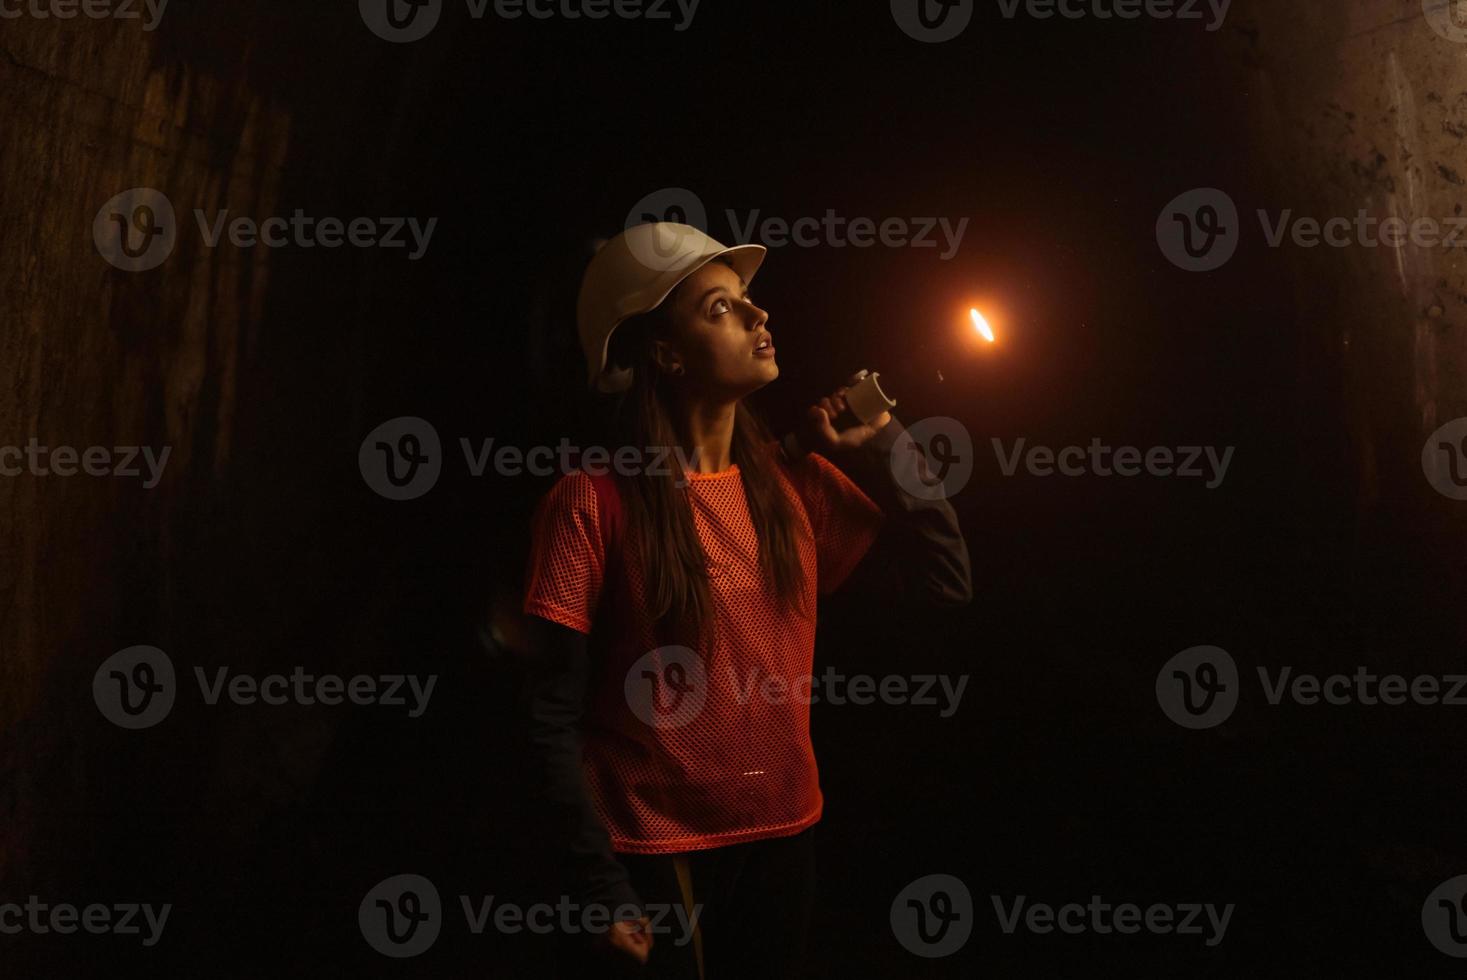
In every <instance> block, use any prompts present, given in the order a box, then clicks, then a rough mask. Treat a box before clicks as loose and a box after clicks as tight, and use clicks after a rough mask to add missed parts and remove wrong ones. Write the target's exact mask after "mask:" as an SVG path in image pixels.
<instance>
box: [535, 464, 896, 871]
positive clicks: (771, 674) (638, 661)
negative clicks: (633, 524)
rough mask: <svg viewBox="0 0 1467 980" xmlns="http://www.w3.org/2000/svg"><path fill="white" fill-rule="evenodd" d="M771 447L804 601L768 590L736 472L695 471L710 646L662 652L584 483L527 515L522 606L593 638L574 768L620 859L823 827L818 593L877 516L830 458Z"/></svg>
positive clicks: (870, 533) (568, 480) (857, 554)
mask: <svg viewBox="0 0 1467 980" xmlns="http://www.w3.org/2000/svg"><path fill="white" fill-rule="evenodd" d="M770 449H771V453H772V455H773V456H774V459H775V461H776V462H775V467H774V469H775V472H776V473H777V474H778V480H779V484H780V486H781V488H782V489H783V490H784V492H785V494H786V497H787V498H788V499H789V500H790V502H791V505H792V507H791V509H792V512H793V514H794V518H795V524H796V542H797V547H798V550H799V558H800V564H801V565H802V567H803V569H804V572H805V575H804V583H803V586H802V593H803V594H802V596H801V599H802V602H800V603H796V604H795V610H792V611H786V610H784V609H783V607H781V606H780V604H779V602H778V600H777V598H776V597H775V595H774V593H773V590H772V587H769V588H766V586H765V585H764V583H763V575H762V573H761V570H760V567H759V558H758V538H757V536H756V534H755V531H754V526H753V522H752V521H751V520H750V517H749V510H748V506H747V503H746V501H745V498H744V485H743V479H742V477H741V476H740V475H739V468H738V466H737V465H734V466H731V467H730V468H729V469H727V470H724V471H722V472H720V473H706V474H704V473H689V474H687V478H688V483H687V486H686V487H684V488H683V491H684V493H685V494H686V496H687V500H688V503H689V505H690V507H691V508H692V513H693V520H694V524H695V526H696V528H697V531H698V537H699V540H700V541H701V542H702V544H703V549H704V551H705V552H706V554H707V556H708V559H709V588H710V593H711V598H712V609H713V625H714V630H713V632H712V640H711V641H710V642H709V643H708V648H707V649H702V650H697V651H693V650H690V649H688V648H686V647H677V646H666V647H659V646H658V643H657V640H656V639H655V638H654V632H653V629H652V623H651V618H650V616H649V615H648V614H647V612H646V598H645V589H644V588H643V582H642V576H641V574H640V573H639V571H638V569H637V567H636V566H637V564H638V562H639V559H638V558H637V549H636V548H635V547H632V546H631V542H626V541H624V542H623V544H622V546H621V547H620V548H619V549H618V550H620V551H621V553H622V554H621V556H615V555H607V554H605V553H604V552H605V550H606V546H605V545H604V543H603V530H604V529H603V527H602V526H601V521H602V518H603V516H604V515H603V514H602V512H601V507H602V505H601V502H600V498H599V497H598V495H597V492H596V488H595V486H594V485H593V483H592V480H591V478H590V477H589V476H587V475H585V474H584V473H581V472H572V473H569V474H567V475H566V476H564V477H562V478H561V479H560V480H559V481H558V482H557V483H556V484H555V486H554V487H553V488H551V490H550V492H549V493H548V494H546V496H545V498H544V500H542V501H541V503H540V505H539V507H538V508H537V509H536V512H535V524H534V538H533V545H532V547H531V553H530V561H529V567H528V573H527V575H526V587H525V603H524V610H525V612H526V613H530V614H533V615H536V616H540V617H542V618H544V619H548V620H550V621H552V622H555V623H559V624H561V625H563V626H567V627H569V628H570V629H573V630H576V631H578V632H581V633H585V634H588V635H591V634H594V636H595V637H596V638H598V639H599V640H600V642H596V643H593V644H592V646H591V650H592V655H593V658H594V660H595V662H594V663H593V664H592V677H593V680H592V689H591V692H590V694H589V697H588V704H587V708H586V712H585V714H584V716H583V725H582V727H583V738H582V742H583V746H584V756H583V757H584V771H585V774H586V777H587V782H588V785H589V788H590V792H591V798H592V802H593V804H594V805H595V807H596V810H597V813H598V814H599V816H600V817H601V819H602V821H603V822H604V823H605V825H606V828H607V831H608V833H609V835H610V837H611V844H612V848H613V849H614V850H616V851H621V852H625V853H633V854H665V853H671V852H676V851H691V850H701V849H704V848H710V847H718V846H721V845H725V844H735V843H740V842H743V841H751V840H759V839H762V838H768V837H784V836H788V835H791V834H795V833H798V832H800V831H801V830H803V829H805V828H806V827H809V826H810V825H812V824H814V823H815V822H816V821H817V820H819V819H820V813H821V809H822V806H823V798H822V797H821V794H820V782H819V778H818V774H817V771H816V766H815V753H814V750H813V748H812V746H811V744H810V705H809V700H810V683H811V680H810V678H811V675H812V673H813V671H812V667H813V663H812V661H813V658H814V651H815V620H814V610H815V597H816V594H817V592H818V593H819V594H821V595H823V594H826V593H829V592H831V591H832V590H834V589H835V588H836V587H837V586H839V585H840V584H841V582H843V581H844V580H845V579H846V577H847V576H848V575H849V574H850V573H851V571H852V570H853V569H854V568H855V566H856V564H857V563H858V562H859V561H860V560H861V557H862V556H863V555H864V554H865V553H866V551H867V549H869V548H870V546H871V543H872V541H873V540H875V537H876V534H877V532H878V530H879V529H880V527H881V524H882V522H883V520H884V517H883V515H882V513H881V510H880V509H879V508H878V507H877V506H876V505H875V504H874V503H872V502H871V500H870V498H868V497H867V496H866V495H865V494H864V493H862V492H861V490H860V489H859V488H858V487H857V486H856V485H855V484H854V483H852V482H851V480H850V479H849V478H848V477H847V476H846V475H845V474H844V473H842V472H841V471H840V470H839V469H837V468H836V467H835V465H834V464H832V463H831V462H830V461H829V460H827V459H825V458H824V457H822V456H819V455H817V454H815V453H810V454H808V455H807V456H806V457H805V459H804V460H803V461H802V462H800V463H797V464H794V465H792V466H791V465H789V464H786V463H784V462H783V460H782V459H780V457H779V454H778V453H777V451H776V449H775V445H774V444H771V446H770ZM624 523H625V522H623V525H624ZM612 577H615V578H614V581H612V582H611V584H612V585H613V586H614V587H613V588H608V587H607V586H608V580H609V579H610V578H612ZM603 600H604V601H603ZM799 609H804V610H805V613H803V614H802V613H800V612H798V611H797V610H799Z"/></svg>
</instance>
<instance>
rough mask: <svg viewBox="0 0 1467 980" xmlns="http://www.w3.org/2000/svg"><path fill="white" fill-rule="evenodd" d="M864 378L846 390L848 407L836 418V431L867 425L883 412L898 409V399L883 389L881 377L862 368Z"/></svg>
mask: <svg viewBox="0 0 1467 980" xmlns="http://www.w3.org/2000/svg"><path fill="white" fill-rule="evenodd" d="M859 373H860V374H861V375H863V377H862V378H861V380H860V381H857V382H856V383H855V384H854V385H852V386H851V387H850V388H849V389H847V390H846V407H845V409H844V410H842V411H841V413H840V415H838V416H836V420H835V427H836V429H846V428H849V427H850V426H853V425H867V424H869V423H870V422H871V421H872V420H873V419H875V418H876V417H877V416H878V415H880V414H881V413H882V412H887V411H890V410H891V409H893V408H895V407H896V399H894V398H892V397H891V396H890V395H888V394H887V393H886V392H885V391H883V390H882V388H881V375H880V374H878V373H877V372H875V371H867V370H866V369H864V368H862V369H861V371H860V372H859Z"/></svg>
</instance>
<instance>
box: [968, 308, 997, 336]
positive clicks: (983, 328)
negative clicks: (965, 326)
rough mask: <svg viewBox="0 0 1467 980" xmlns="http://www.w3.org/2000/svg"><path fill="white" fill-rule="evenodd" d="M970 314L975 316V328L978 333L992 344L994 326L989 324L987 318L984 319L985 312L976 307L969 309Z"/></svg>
mask: <svg viewBox="0 0 1467 980" xmlns="http://www.w3.org/2000/svg"><path fill="white" fill-rule="evenodd" d="M968 316H970V317H972V318H973V329H974V330H977V331H978V335H979V336H980V337H982V338H983V339H984V340H986V341H988V342H989V343H990V344H991V343H993V328H992V327H990V326H989V325H988V321H987V320H985V319H983V314H982V313H979V312H978V309H977V308H976V307H974V308H973V309H971V310H969V311H968Z"/></svg>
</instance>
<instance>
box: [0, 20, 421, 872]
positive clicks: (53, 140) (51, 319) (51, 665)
mask: <svg viewBox="0 0 1467 980" xmlns="http://www.w3.org/2000/svg"><path fill="white" fill-rule="evenodd" d="M313 18H314V19H313ZM337 25H338V19H337V18H336V17H334V16H330V15H329V12H328V11H326V10H325V5H322V7H321V9H319V10H317V9H315V8H312V9H304V8H301V7H299V6H298V5H280V4H272V3H268V2H245V3H203V4H194V5H191V6H189V7H186V8H185V7H184V6H183V5H182V4H180V5H178V6H177V7H175V8H173V9H172V10H170V11H169V12H168V15H167V16H165V17H164V19H163V20H162V22H161V24H160V26H159V29H158V30H156V31H154V32H145V31H143V30H141V29H140V28H138V27H137V26H136V25H117V24H111V23H106V24H100V25H99V24H98V23H95V22H91V21H87V20H85V19H77V20H69V21H57V20H52V21H47V22H19V23H18V22H15V21H9V20H7V21H6V22H4V25H3V28H0V31H3V33H0V46H3V50H0V54H3V57H0V90H3V91H4V92H5V93H6V97H5V99H4V100H3V101H4V108H3V109H0V112H3V117H4V118H3V121H0V131H3V133H4V141H3V149H0V173H3V175H4V179H3V181H0V184H3V186H0V215H3V220H4V224H5V227H6V229H7V230H6V233H5V251H6V254H7V256H9V257H11V259H12V260H11V261H7V262H6V263H4V268H3V271H0V283H3V287H0V294H3V296H4V310H5V314H4V327H5V328H4V331H3V336H0V345H3V350H0V361H3V363H4V365H5V367H4V375H5V378H6V383H5V384H4V385H0V418H3V420H4V424H3V430H4V432H5V434H6V435H5V440H6V441H7V442H8V443H13V444H17V445H24V443H25V441H26V439H28V438H29V437H30V436H35V437H36V438H37V439H38V441H39V442H40V443H41V444H44V445H52V446H55V445H75V446H92V445H98V446H108V447H112V446H149V447H153V448H154V449H155V450H157V451H161V447H163V446H167V447H169V448H170V450H171V456H170V458H169V459H168V461H167V464H166V467H165V468H164V472H163V477H162V479H161V480H160V481H159V482H158V483H157V486H156V487H154V488H152V489H143V488H141V487H140V486H139V481H138V480H128V479H122V478H112V479H88V478H84V477H80V476H78V477H72V478H62V477H59V476H55V475H52V476H49V477H25V478H19V479H6V480H3V481H0V498H3V505H0V509H3V511H4V513H5V514H6V515H7V516H6V520H5V521H4V525H3V534H4V537H5V540H4V543H3V545H0V555H3V558H0V583H3V584H0V594H3V596H4V601H3V608H4V610H5V613H4V615H3V626H0V648H3V650H4V656H3V657H0V703H3V711H0V715H3V719H4V729H5V732H6V736H5V738H4V739H3V741H0V787H3V797H0V798H3V804H0V825H3V826H4V828H5V830H4V833H3V846H0V879H3V880H4V881H5V882H7V891H10V890H12V889H13V890H14V891H16V892H17V893H22V894H24V893H26V892H28V891H41V892H47V893H53V894H54V893H64V892H65V891H67V890H68V888H69V887H70V886H73V885H75V884H76V882H77V881H78V880H86V879H87V878H88V877H89V876H92V875H95V874H96V873H97V869H99V868H105V867H108V866H109V865H108V860H107V859H108V858H109V857H110V856H114V855H116V854H119V853H120V854H127V853H134V854H135V858H134V860H135V861H136V862H137V863H138V864H139V865H140V866H148V865H151V864H152V863H153V859H152V858H150V857H148V856H147V855H146V854H145V853H144V852H145V850H146V849H145V848H142V847H140V846H138V845H140V844H141V843H142V842H144V841H146V842H148V843H159V842H168V841H172V842H174V844H176V845H177V847H178V848H180V849H183V848H186V847H187V846H189V845H190V844H193V845H199V844H200V843H201V842H202V843H205V844H207V848H208V850H207V851H206V852H207V853H214V854H218V851H217V850H215V848H218V847H220V846H226V845H228V844H229V843H231V842H233V843H235V844H238V843H239V842H240V841H241V840H243V838H244V835H245V834H246V833H248V832H250V829H251V828H252V827H254V826H255V825H256V824H257V823H258V821H259V820H260V819H261V816H262V814H263V813H265V812H266V811H268V810H270V809H272V808H278V807H281V806H283V805H285V804H286V803H287V802H288V801H290V800H292V799H294V798H297V797H299V796H300V795H301V794H302V793H303V792H304V787H305V786H306V785H308V784H309V783H310V781H311V779H312V778H313V773H314V772H315V770H316V769H317V767H318V766H319V764H320V760H321V757H322V753H323V752H324V751H325V748H326V745H327V743H328V742H329V741H330V738H331V733H330V732H326V731H322V730H320V728H319V726H318V724H317V722H316V721H315V720H313V719H311V718H310V717H309V715H308V714H307V713H303V712H300V711H296V712H295V713H294V714H292V712H291V711H289V710H284V711H280V712H274V713H272V714H271V715H269V717H268V719H266V718H262V717H260V716H259V715H254V716H250V715H248V714H241V715H238V716H228V717H226V718H224V719H222V720H215V719H213V718H210V719H207V720H206V719H203V718H200V717H188V716H187V715H186V714H185V715H184V716H181V717H180V719H179V721H180V723H181V724H182V725H183V726H186V730H189V731H192V732H195V733H196V734H197V735H198V737H197V738H193V739H176V740H174V739H168V738H159V739H152V740H150V739H149V738H148V737H147V736H148V734H149V733H142V734H143V738H142V740H128V739H126V738H125V736H126V734H127V733H124V732H121V731H120V730H118V729H116V728H112V727H111V726H109V725H106V724H105V723H104V722H101V719H99V718H98V716H97V713H96V708H95V706H94V705H93V704H91V702H90V698H89V697H88V696H87V692H88V691H89V689H90V685H91V681H90V675H91V674H92V672H93V671H94V670H95V669H96V667H97V665H98V663H99V662H100V660H99V658H102V657H104V656H105V653H104V651H111V650H115V649H120V648H122V647H124V646H130V645H132V644H150V645H155V646H158V647H160V648H162V649H164V650H165V651H169V652H171V653H172V655H173V656H174V657H175V658H180V657H181V659H182V660H183V661H186V662H193V661H197V662H199V663H202V664H207V665H214V664H229V665H231V666H232V668H233V669H234V670H246V671H248V670H263V669H267V667H268V664H269V663H270V662H271V660H272V658H275V657H281V656H284V658H285V662H287V663H289V662H293V661H292V660H291V659H290V657H291V655H292V654H291V653H289V651H299V650H301V649H303V648H304V649H307V650H310V649H311V648H312V647H313V645H316V644H319V643H321V642H322V640H323V637H324V635H325V634H323V629H326V628H327V627H328V624H329V628H330V629H331V630H333V631H334V632H335V633H336V635H340V636H343V637H345V641H343V642H339V643H336V644H333V645H332V646H330V647H327V648H326V649H325V650H324V651H322V650H320V649H317V650H315V651H314V652H312V653H311V654H310V658H311V662H320V661H321V660H322V659H325V660H326V661H328V662H329V661H330V660H331V659H332V658H333V657H339V656H341V655H342V654H343V651H344V650H345V649H347V647H348V645H350V648H351V650H352V652H351V654H350V656H351V657H352V659H353V661H354V662H355V663H357V664H360V663H362V662H366V661H370V660H371V659H372V657H373V656H374V652H373V651H374V649H378V646H377V643H376V640H375V639H374V624H373V622H372V621H371V616H372V613H371V610H372V609H373V608H374V606H373V603H372V602H371V601H370V595H371V592H372V590H373V589H374V588H375V587H376V585H377V583H375V582H374V581H373V579H372V574H371V573H372V569H373V566H372V565H371V564H365V565H363V566H362V567H361V574H359V575H358V576H355V577H354V581H351V582H342V581H341V580H340V578H339V577H335V576H333V574H332V571H331V570H332V569H336V568H339V567H341V566H340V565H339V564H338V563H339V562H342V561H343V560H344V559H346V560H347V563H348V564H350V561H349V556H350V555H352V554H354V553H355V551H354V549H358V548H365V543H364V542H359V541H357V539H356V536H355V534H354V530H353V527H352V514H353V512H352V503H351V500H352V497H351V494H350V493H349V492H347V490H348V489H349V487H348V488H344V487H343V486H342V482H341V481H342V478H343V476H346V477H349V476H351V475H352V473H351V470H350V469H348V468H344V467H343V466H341V465H340V464H341V461H342V460H343V459H345V460H346V461H347V462H348V464H350V465H353V466H354V463H353V462H352V461H353V460H354V455H355V450H354V448H351V447H354V446H355V444H356V443H357V442H359V441H360V439H361V436H362V433H363V432H364V431H365V430H364V429H362V428H361V426H360V424H359V423H360V421H361V412H362V401H363V398H364V392H363V388H364V382H365V380H366V379H367V378H368V377H369V372H368V369H367V364H368V362H369V361H370V360H371V359H372V358H373V357H376V356H379V355H380V349H378V345H379V344H381V343H383V342H384V340H383V338H382V337H381V336H380V335H378V334H376V333H374V331H373V330H372V329H370V317H367V316H365V313H366V311H369V310H371V309H372V308H373V306H374V297H373V277H374V269H373V265H372V263H373V262H374V261H376V259H375V258H374V257H373V255H372V254H366V255H365V256H362V257H358V256H355V255H351V256H348V255H345V254H344V253H342V252H337V253H335V254H332V255H322V254H320V252H319V251H318V252H317V253H316V254H311V253H302V252H295V253H291V254H290V255H288V256H285V257H284V258H283V259H282V255H281V254H279V253H272V251H271V250H269V249H264V248H259V249H254V250H244V249H230V248H227V247H222V248H217V249H210V248H208V247H206V245H205V244H204V242H203V240H202V238H201V236H200V235H199V234H198V233H196V232H195V231H194V222H193V217H192V215H191V213H190V212H191V211H192V210H193V209H194V208H202V209H204V210H205V211H206V212H207V213H208V214H209V215H210V219H211V220H212V218H213V216H214V215H215V214H216V213H217V211H218V210H220V209H229V211H230V212H231V214H232V215H249V216H256V217H259V216H265V215H272V214H276V213H285V214H289V213H290V211H291V209H292V208H293V207H295V206H300V205H308V206H309V207H310V208H312V209H314V213H317V214H347V213H369V214H370V213H378V212H379V211H381V212H383V213H386V211H385V210H384V209H386V210H390V195H389V194H388V193H387V191H386V187H387V185H388V183H389V181H390V180H391V179H392V178H393V169H394V163H393V159H394V158H393V153H392V149H393V136H392V127H393V126H394V125H396V124H397V123H398V122H399V121H400V113H401V112H404V111H407V110H408V109H409V108H410V106H411V103H412V95H411V93H412V92H413V91H415V88H414V85H413V83H412V81H411V74H412V70H413V61H412V59H411V57H395V58H392V59H390V60H389V61H388V62H387V63H385V64H380V65H379V64H377V63H375V59H378V58H381V57H382V56H383V54H384V51H383V49H382V48H381V47H380V46H378V45H375V44H372V43H368V42H367V40H363V41H362V42H361V43H358V44H355V45H353V44H341V43H339V41H338V40H337V38H338V37H339V31H338V30H337V29H336V28H337ZM346 79H351V80H353V81H352V82H351V83H350V84H342V82H343V80H346ZM364 133H374V134H379V141H380V145H379V146H376V147H374V148H373V151H372V152H370V153H364V152H362V151H361V144H362V142H363V134H364ZM137 186H148V187H156V188H164V189H166V193H167V195H168V197H169V199H170V200H171V202H172V203H173V205H174V207H175V209H176V211H177V213H178V219H179V226H180V229H181V230H180V235H179V241H178V244H177V246H176V250H175V252H174V253H173V254H172V255H171V256H170V257H169V258H168V259H167V260H166V261H165V262H164V263H163V265H162V266H160V267H159V268H156V269H154V270H151V271H147V272H141V273H128V272H122V271H120V270H117V269H114V268H112V267H111V266H109V265H108V264H106V263H105V262H103V261H102V260H101V258H100V256H99V254H98V251H97V248H96V247H95V246H94V244H93V241H92V238H91V235H90V231H89V229H90V228H91V225H92V221H93V216H94V215H95V214H96V212H97V211H98V209H99V208H101V206H102V204H103V203H104V202H106V201H107V200H108V199H109V198H112V197H113V196H114V195H116V194H118V193H120V192H122V191H124V190H126V189H128V188H132V187H137ZM323 276H329V281H330V283H331V289H330V290H329V291H322V290H320V289H319V288H318V286H317V283H318V281H319V279H320V277H323ZM336 447H346V448H347V452H346V453H345V454H342V453H340V452H336V451H335V449H336ZM358 479H359V478H358ZM343 493H346V497H345V498H344V501H343V502H338V501H337V500H336V499H335V498H338V497H340V496H341V495H342V494H343ZM343 593H352V595H345V594H343ZM348 609H349V610H352V612H351V614H350V615H349V616H343V615H342V610H348ZM211 669H212V668H211ZM181 708H182V706H181ZM183 710H185V711H186V710H187V709H183ZM240 726H243V727H240ZM120 736H122V737H120ZM210 772H230V773H232V774H233V775H232V776H231V777H230V779H229V780H228V781H215V780H213V779H211V777H209V776H208V775H207V774H208V773H210ZM216 833H217V837H216V836H215V835H216ZM174 853H177V851H175V852H174ZM134 870H137V869H134ZM153 873H155V874H163V873H164V872H159V871H157V870H156V869H155V870H154V871H153ZM71 890H74V888H73V889H71Z"/></svg>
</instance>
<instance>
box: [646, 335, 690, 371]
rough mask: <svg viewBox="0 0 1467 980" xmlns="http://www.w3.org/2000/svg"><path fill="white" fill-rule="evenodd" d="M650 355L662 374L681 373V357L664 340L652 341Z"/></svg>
mask: <svg viewBox="0 0 1467 980" xmlns="http://www.w3.org/2000/svg"><path fill="white" fill-rule="evenodd" d="M652 356H653V357H654V358H655V359H656V361H657V368H658V370H660V371H661V372H662V373H663V374H673V375H677V374H682V373H683V359H682V355H680V354H679V353H678V352H677V351H675V350H673V348H672V345H671V344H669V343H668V342H667V341H665V340H654V341H652Z"/></svg>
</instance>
